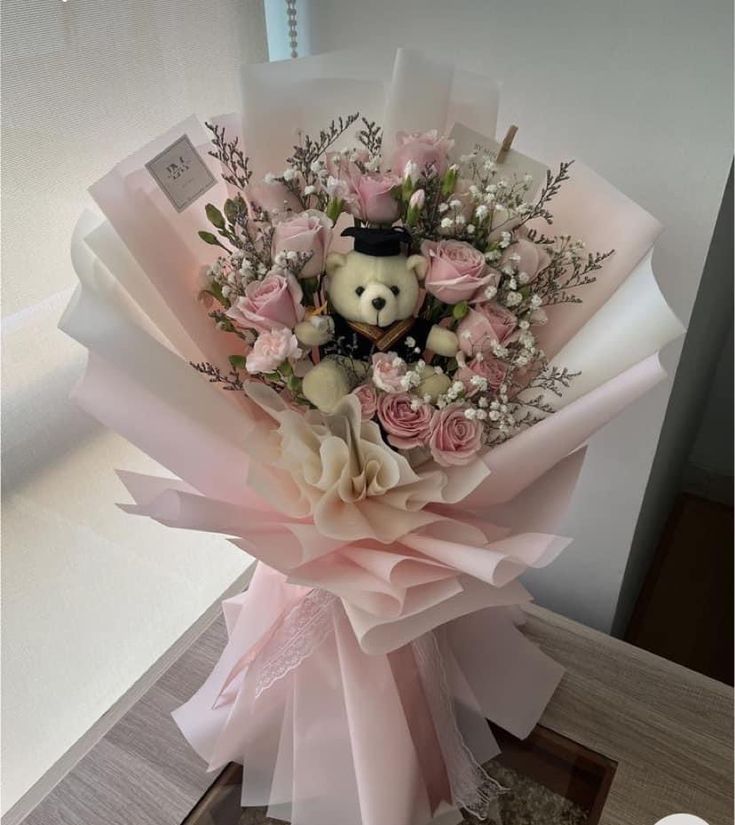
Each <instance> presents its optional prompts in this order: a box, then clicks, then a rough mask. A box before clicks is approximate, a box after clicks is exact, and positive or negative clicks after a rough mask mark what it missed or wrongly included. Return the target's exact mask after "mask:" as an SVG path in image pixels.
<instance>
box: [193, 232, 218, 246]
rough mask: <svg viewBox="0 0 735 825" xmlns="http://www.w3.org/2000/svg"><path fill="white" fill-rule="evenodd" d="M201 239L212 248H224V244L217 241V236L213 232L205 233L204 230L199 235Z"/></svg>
mask: <svg viewBox="0 0 735 825" xmlns="http://www.w3.org/2000/svg"><path fill="white" fill-rule="evenodd" d="M199 237H200V238H201V239H202V240H203V241H204V243H208V244H209V245H210V246H222V244H221V243H220V242H219V241H218V240H217V236H216V235H214V234H212V233H211V232H205V231H204V230H202V231H201V232H200V233H199Z"/></svg>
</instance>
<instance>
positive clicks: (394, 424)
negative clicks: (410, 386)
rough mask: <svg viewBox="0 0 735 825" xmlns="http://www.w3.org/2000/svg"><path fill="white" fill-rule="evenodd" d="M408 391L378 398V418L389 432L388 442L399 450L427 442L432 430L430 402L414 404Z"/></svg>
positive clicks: (419, 445)
mask: <svg viewBox="0 0 735 825" xmlns="http://www.w3.org/2000/svg"><path fill="white" fill-rule="evenodd" d="M412 402H413V399H412V398H411V396H410V395H409V394H408V393H407V392H402V393H393V394H388V395H381V396H380V398H379V399H378V420H379V421H380V423H381V424H382V425H383V429H384V430H385V431H386V433H388V443H389V444H390V445H391V446H392V447H396V448H397V449H399V450H410V449H411V448H412V447H422V446H423V445H424V444H426V441H427V440H428V438H429V433H430V431H431V419H432V415H433V412H434V411H433V408H432V407H430V406H429V405H428V404H423V403H419V404H417V405H416V406H415V408H414V406H413V404H412Z"/></svg>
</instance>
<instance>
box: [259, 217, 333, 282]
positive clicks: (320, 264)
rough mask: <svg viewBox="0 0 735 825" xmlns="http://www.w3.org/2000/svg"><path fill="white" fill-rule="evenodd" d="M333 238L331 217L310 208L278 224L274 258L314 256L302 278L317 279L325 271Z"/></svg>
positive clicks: (274, 241) (274, 234)
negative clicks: (283, 254)
mask: <svg viewBox="0 0 735 825" xmlns="http://www.w3.org/2000/svg"><path fill="white" fill-rule="evenodd" d="M331 239H332V222H331V221H330V220H329V218H328V217H327V216H326V215H325V214H324V213H323V212H319V211H318V210H317V209H308V210H307V211H306V212H301V213H300V214H298V215H295V216H294V217H293V218H289V219H288V220H285V221H281V222H280V223H279V224H276V228H275V231H274V233H273V255H274V256H275V255H278V254H279V253H280V252H302V253H311V257H310V258H309V260H308V261H307V262H306V264H304V267H303V269H302V270H301V273H300V277H301V278H313V277H314V276H315V275H319V273H321V272H322V270H323V269H324V259H325V258H326V256H327V249H328V247H329V242H330V241H331Z"/></svg>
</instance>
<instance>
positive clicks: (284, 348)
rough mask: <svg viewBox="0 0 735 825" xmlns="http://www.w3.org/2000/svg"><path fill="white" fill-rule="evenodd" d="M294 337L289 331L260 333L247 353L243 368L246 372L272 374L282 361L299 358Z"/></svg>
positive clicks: (296, 341) (279, 330)
mask: <svg viewBox="0 0 735 825" xmlns="http://www.w3.org/2000/svg"><path fill="white" fill-rule="evenodd" d="M301 354H302V353H301V350H300V349H299V342H298V339H297V338H296V336H295V335H294V334H293V332H291V330H290V329H274V330H271V331H270V332H262V333H261V334H260V335H259V336H258V338H257V340H256V341H255V343H254V344H253V348H252V349H251V350H250V352H249V353H248V357H247V359H246V361H245V367H246V369H247V371H248V372H250V373H253V374H256V373H259V372H274V371H275V370H277V369H278V367H280V366H281V364H283V362H284V361H293V360H297V359H299V358H301Z"/></svg>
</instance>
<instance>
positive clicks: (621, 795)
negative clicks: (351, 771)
mask: <svg viewBox="0 0 735 825" xmlns="http://www.w3.org/2000/svg"><path fill="white" fill-rule="evenodd" d="M527 612H528V617H529V621H528V624H527V628H526V629H527V633H528V635H529V636H530V637H531V638H533V639H534V640H535V641H536V642H537V643H538V644H539V645H540V646H541V647H542V648H543V649H544V650H545V651H546V652H547V653H549V654H550V655H551V656H553V657H554V658H555V659H556V660H557V661H559V662H561V663H562V664H563V665H564V667H565V668H566V669H567V673H566V675H565V677H564V679H563V681H562V684H561V686H560V687H559V690H558V691H557V693H556V694H555V696H554V699H553V700H552V702H551V704H550V705H549V707H548V709H547V710H546V713H545V714H544V717H543V720H542V722H543V724H544V725H546V726H547V727H549V728H551V729H552V730H554V731H557V732H558V733H560V734H562V735H564V736H567V737H569V738H570V739H573V740H574V741H576V742H578V743H580V744H581V745H584V746H585V747H587V748H590V749H591V750H593V751H597V752H598V753H601V754H604V755H605V756H607V757H609V758H610V759H613V760H615V761H616V762H617V763H618V768H617V771H616V773H615V777H614V779H613V784H612V787H611V789H610V794H609V796H608V800H607V803H606V805H605V809H604V812H603V815H602V818H601V820H600V821H601V823H602V825H654V823H656V821H657V820H658V819H661V818H662V817H664V816H666V815H668V814H672V813H681V812H685V813H692V814H696V815H697V816H699V817H702V818H703V819H705V820H706V821H707V822H708V823H709V825H728V824H729V823H732V822H733V817H732V808H733V796H732V729H733V718H732V690H731V689H730V688H729V687H727V686H725V685H723V684H720V683H719V682H714V681H712V680H711V679H708V678H706V677H704V676H700V675H699V674H697V673H693V672H691V671H689V670H686V669H684V668H682V667H680V666H678V665H675V664H673V663H671V662H668V661H666V660H664V659H660V658H658V657H657V656H653V655H651V654H650V653H647V652H646V651H643V650H640V649H638V648H634V647H631V646H630V645H628V644H625V643H624V642H621V641H618V640H616V639H612V638H610V637H609V636H605V635H604V634H602V633H598V632H596V631H594V630H590V629H589V628H586V627H584V626H582V625H580V624H577V623H576V622H572V621H569V620H568V619H564V618H562V617H561V616H558V615H556V614H554V613H551V612H549V611H547V610H544V609H542V608H539V607H535V606H533V607H531V608H529V609H528V611H527ZM224 638H225V632H224V624H223V622H222V620H221V619H218V620H217V621H216V622H214V624H212V625H211V626H210V627H209V628H208V629H207V630H206V631H205V632H204V633H203V634H202V635H201V636H200V637H199V639H198V640H197V641H196V642H195V643H194V644H193V645H192V646H191V648H189V650H187V652H186V653H185V654H184V655H183V656H182V657H181V658H180V659H179V660H178V661H177V662H176V663H175V664H174V665H173V666H172V667H171V668H170V669H169V670H168V671H167V672H166V673H165V674H164V676H163V677H162V678H161V679H160V680H159V681H158V682H157V683H156V684H155V685H154V687H153V688H152V689H151V690H150V691H148V693H147V694H146V695H145V696H144V697H143V699H142V700H141V701H139V702H138V703H137V704H136V705H134V706H133V708H132V709H131V710H130V711H129V712H128V713H127V714H126V715H125V716H123V717H122V719H121V720H120V721H119V722H117V723H116V724H115V725H114V726H113V727H112V728H111V729H110V731H109V732H108V733H107V735H106V736H105V737H104V738H103V739H102V740H101V741H100V742H98V743H97V745H95V746H94V747H93V748H92V750H91V751H89V753H87V755H86V756H85V757H84V758H83V759H82V760H81V761H80V762H79V763H78V764H77V765H76V767H75V768H74V769H73V770H72V771H71V772H70V773H69V774H68V775H67V776H66V777H65V778H64V779H63V780H62V781H61V782H60V783H59V784H58V785H57V786H56V788H54V790H53V791H52V792H51V793H50V794H49V795H48V796H47V797H46V798H45V799H44V800H43V802H41V804H40V805H39V806H38V807H37V808H36V809H35V810H34V811H32V812H31V813H30V814H29V815H28V816H27V817H26V819H25V820H24V823H25V825H101V823H104V825H179V823H180V822H181V821H182V819H184V817H185V816H186V814H187V813H188V812H189V811H190V810H191V808H192V807H193V806H194V804H195V803H196V802H197V800H198V799H199V798H200V797H201V795H202V794H203V793H204V792H205V790H206V789H207V788H208V787H209V785H210V784H211V782H212V781H213V779H214V776H213V775H211V774H210V775H208V774H206V773H205V772H204V765H203V763H202V762H201V761H200V760H199V758H198V757H197V756H196V755H195V754H194V753H193V751H191V749H190V748H189V746H188V745H187V743H186V742H185V741H184V739H183V737H182V736H181V734H180V733H179V731H178V729H177V728H176V726H175V725H174V723H173V720H172V719H171V717H170V712H171V711H172V710H173V709H174V708H175V707H177V706H178V705H180V704H181V703H182V702H183V701H185V700H186V699H188V698H189V696H190V695H191V694H192V693H193V692H194V691H195V690H196V689H197V688H198V687H199V685H200V684H201V683H202V682H203V681H204V678H205V677H206V675H207V674H208V672H209V670H210V669H211V668H212V665H213V664H214V662H215V661H216V659H217V657H218V656H219V652H220V650H221V649H222V647H223V645H224ZM325 825H335V823H325ZM386 825H387V823H386Z"/></svg>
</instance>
